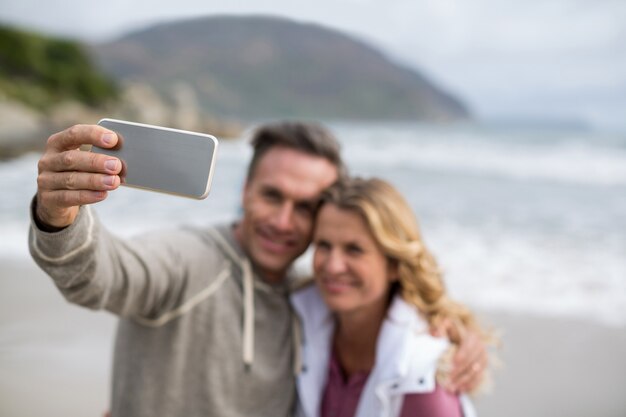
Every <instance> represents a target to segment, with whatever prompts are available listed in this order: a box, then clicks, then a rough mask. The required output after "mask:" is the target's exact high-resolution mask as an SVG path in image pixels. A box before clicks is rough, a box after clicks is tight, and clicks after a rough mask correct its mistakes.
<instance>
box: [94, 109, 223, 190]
mask: <svg viewBox="0 0 626 417" xmlns="http://www.w3.org/2000/svg"><path fill="white" fill-rule="evenodd" d="M98 124H99V125H100V126H102V127H105V128H107V129H109V130H112V131H114V132H115V133H117V135H118V137H119V138H120V142H119V143H118V146H116V148H114V149H102V148H97V147H93V148H92V152H97V153H102V154H106V155H111V156H115V157H116V158H119V159H120V160H121V161H122V166H123V169H122V173H121V174H120V176H121V178H122V184H124V185H128V186H131V187H137V188H142V189H147V190H152V191H160V192H165V193H169V194H175V195H180V196H186V197H192V198H197V199H202V198H205V197H206V196H207V195H208V194H209V189H210V187H211V179H212V177H213V167H214V164H215V156H216V154H217V144H218V142H217V139H215V137H213V136H211V135H207V134H203V133H196V132H188V131H185V130H178V129H170V128H165V127H159V126H151V125H145V124H141V123H133V122H126V121H121V120H114V119H102V120H100V121H99V122H98Z"/></svg>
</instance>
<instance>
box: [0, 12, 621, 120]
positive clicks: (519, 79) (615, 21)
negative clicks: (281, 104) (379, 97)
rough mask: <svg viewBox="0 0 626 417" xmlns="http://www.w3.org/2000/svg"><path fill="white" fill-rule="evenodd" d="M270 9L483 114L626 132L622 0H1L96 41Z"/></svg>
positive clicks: (16, 20)
mask: <svg viewBox="0 0 626 417" xmlns="http://www.w3.org/2000/svg"><path fill="white" fill-rule="evenodd" d="M258 13H260V14H272V15H279V16H285V17H289V18H292V19H296V20H300V21H306V22H317V23H320V24H323V25H325V26H328V27H331V28H336V29H339V30H342V31H345V32H348V33H351V34H353V35H356V36H358V37H360V38H362V39H364V40H366V41H369V42H370V43H371V44H373V45H374V46H377V47H379V48H380V49H382V50H384V51H385V52H386V53H387V54H388V55H390V56H391V57H393V58H394V59H395V60H397V61H400V62H402V63H405V64H407V65H410V66H413V67H416V68H418V69H420V70H421V71H423V72H424V73H425V74H426V75H427V76H428V77H429V78H430V79H431V80H434V81H435V82H436V83H438V84H440V85H442V86H444V87H445V88H447V89H448V90H450V91H452V92H453V93H456V94H458V95H459V96H461V97H462V99H463V100H464V101H465V102H466V103H468V104H469V105H470V107H471V108H472V110H473V111H474V113H475V114H476V115H477V116H479V117H481V118H485V119H531V120H533V119H537V120H548V119H557V120H570V119H571V120H580V121H584V122H586V123H588V124H590V125H591V126H593V127H597V128H601V129H611V130H613V129H619V130H620V131H626V23H625V22H626V0H525V1H522V0H388V1H386V2H384V5H383V2H381V1H379V0H317V1H315V2H312V1H305V0H275V1H266V0H249V1H247V2H242V1H237V0H231V1H229V2H225V1H224V2H211V1H201V0H176V1H171V0H136V1H132V0H130V1H129V0H108V1H106V2H90V1H85V0H65V1H58V0H49V1H41V0H0V21H2V22H4V23H11V24H15V25H19V26H23V27H27V28H30V29H36V30H39V31H43V32H47V33H52V34H60V35H66V36H71V37H76V38H80V39H83V40H87V41H103V40H108V39H111V38H114V37H116V36H119V35H121V34H123V33H125V32H127V31H129V30H133V29H137V28H142V27H145V26H148V25H150V24H152V23H156V22H162V21H167V20H172V19H176V18H181V17H198V16H202V15H212V14H258Z"/></svg>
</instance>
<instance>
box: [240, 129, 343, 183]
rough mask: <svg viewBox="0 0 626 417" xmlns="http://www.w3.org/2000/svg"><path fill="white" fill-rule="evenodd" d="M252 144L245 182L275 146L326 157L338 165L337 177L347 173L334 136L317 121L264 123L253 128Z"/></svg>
mask: <svg viewBox="0 0 626 417" xmlns="http://www.w3.org/2000/svg"><path fill="white" fill-rule="evenodd" d="M251 144H252V147H253V149H254V152H253V154H252V160H251V161H250V165H249V166H248V174H247V176H246V179H247V180H248V181H249V180H250V179H251V178H252V176H253V175H254V170H255V169H256V166H257V165H258V163H259V160H260V159H261V158H262V157H263V155H265V154H266V153H267V152H268V151H269V150H270V149H272V148H274V147H277V146H281V147H285V148H289V149H294V150H297V151H300V152H303V153H306V154H309V155H313V156H319V157H322V158H325V159H326V160H328V161H329V162H330V163H332V164H333V165H334V166H335V167H336V168H337V175H338V176H339V178H343V177H345V176H347V171H346V168H345V165H344V163H343V160H342V159H341V152H340V150H341V147H340V145H339V142H338V141H337V138H336V137H335V135H333V134H332V132H330V130H328V129H327V128H325V127H324V126H322V125H321V124H319V123H314V122H277V123H269V124H265V125H262V126H260V127H259V128H257V129H256V130H255V132H254V135H253V136H252V140H251Z"/></svg>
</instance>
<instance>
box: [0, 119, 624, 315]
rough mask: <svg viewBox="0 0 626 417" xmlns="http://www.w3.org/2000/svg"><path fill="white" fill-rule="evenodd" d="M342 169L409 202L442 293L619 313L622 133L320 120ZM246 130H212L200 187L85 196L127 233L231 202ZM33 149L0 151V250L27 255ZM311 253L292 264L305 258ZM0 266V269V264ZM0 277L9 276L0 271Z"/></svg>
mask: <svg viewBox="0 0 626 417" xmlns="http://www.w3.org/2000/svg"><path fill="white" fill-rule="evenodd" d="M330 127H331V129H332V130H333V131H334V132H335V133H336V134H337V136H338V137H339V138H340V141H341V144H342V149H343V153H344V156H345V159H346V161H347V163H348V165H349V166H350V169H351V172H352V173H353V174H356V175H360V176H366V177H370V176H379V177H382V178H384V179H387V180H388V181H390V182H391V183H393V184H394V185H395V186H396V187H397V188H398V189H399V190H400V191H401V192H402V193H403V194H404V195H405V196H406V198H407V200H408V201H409V203H410V204H411V206H412V207H413V209H414V211H415V213H416V215H417V217H418V219H419V221H420V224H421V227H422V232H423V235H424V238H425V241H426V243H427V245H428V246H429V247H430V248H431V250H432V251H433V253H434V254H435V256H436V257H437V259H438V261H439V264H440V266H441V268H442V269H443V271H444V273H445V279H446V284H447V287H448V289H449V291H450V293H451V294H452V296H453V297H454V298H456V299H458V300H460V301H462V302H464V303H467V304H468V305H470V306H471V307H474V308H480V309H482V310H487V311H505V312H523V313H533V314H538V315H548V316H565V317H583V318H587V319H591V320H595V321H599V322H602V323H606V324H610V325H615V326H626V307H625V306H626V135H623V134H609V133H598V132H576V131H558V130H540V129H535V130H522V129H507V128H503V127H499V128H495V127H485V126H475V125H462V126H461V125H459V126H452V127H450V126H428V125H419V124H347V123H343V124H336V123H335V124H332V123H331V124H330ZM250 156H251V150H250V147H249V145H248V142H247V139H246V138H241V139H237V140H222V141H220V145H219V151H218V159H217V168H216V172H215V176H214V178H213V186H212V190H211V193H210V194H209V197H208V198H207V199H206V200H203V201H195V200H190V199H185V198H180V197H173V196H167V195H161V194H158V193H152V192H146V191H139V190H133V189H129V188H121V189H120V190H118V191H116V192H114V193H111V195H110V197H109V198H108V199H107V200H106V201H104V202H102V203H100V204H98V205H96V209H97V213H98V215H99V217H100V218H101V220H102V221H103V223H104V224H105V225H106V226H107V227H108V228H109V229H111V230H112V231H113V232H114V233H117V234H119V235H121V236H129V235H132V234H135V233H141V232H143V231H146V230H149V229H154V228H162V227H176V226H177V225H181V224H195V225H206V224H210V223H215V222H223V221H232V220H234V219H236V218H237V216H238V215H239V214H240V194H241V190H242V186H243V182H244V176H245V167H246V164H247V162H248V160H249V158H250ZM37 159H38V155H35V154H29V155H25V156H23V157H21V158H18V159H14V160H11V161H7V162H3V163H0V190H2V197H1V198H0V256H1V257H10V258H18V259H20V258H23V259H24V262H28V261H29V260H28V259H29V258H28V250H27V229H28V206H29V203H30V199H31V198H32V195H33V194H34V192H35V188H36V175H37V172H36V171H37V167H36V165H37ZM309 264H310V254H307V255H305V256H304V257H303V258H302V259H301V260H300V261H299V262H298V268H299V269H301V270H303V271H304V272H306V271H307V270H309V269H310V266H309ZM0 275H2V268H1V266H0ZM2 278H3V279H9V277H2Z"/></svg>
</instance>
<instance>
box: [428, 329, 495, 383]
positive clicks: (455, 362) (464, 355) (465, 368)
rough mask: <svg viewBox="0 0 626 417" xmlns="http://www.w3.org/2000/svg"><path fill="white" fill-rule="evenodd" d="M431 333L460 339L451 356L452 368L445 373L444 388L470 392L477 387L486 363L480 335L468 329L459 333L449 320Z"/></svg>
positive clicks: (484, 347) (485, 349) (483, 344)
mask: <svg viewBox="0 0 626 417" xmlns="http://www.w3.org/2000/svg"><path fill="white" fill-rule="evenodd" d="M431 333H432V335H433V336H437V337H445V338H447V339H449V340H460V343H459V346H458V349H457V350H456V352H455V353H454V356H453V357H452V369H451V370H450V372H449V374H448V375H447V378H446V380H447V381H446V385H445V388H446V389H447V390H449V391H452V392H472V391H474V390H475V389H476V388H478V386H479V385H480V383H481V382H482V380H483V377H484V374H485V369H486V368H487V365H488V358H487V348H486V346H485V343H484V342H483V340H482V338H481V336H480V335H479V334H478V333H476V332H473V331H470V330H467V331H465V332H463V334H459V331H458V329H457V328H456V326H454V325H453V324H452V323H451V322H450V321H444V322H443V323H441V325H440V326H439V327H437V328H434V329H431Z"/></svg>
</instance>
